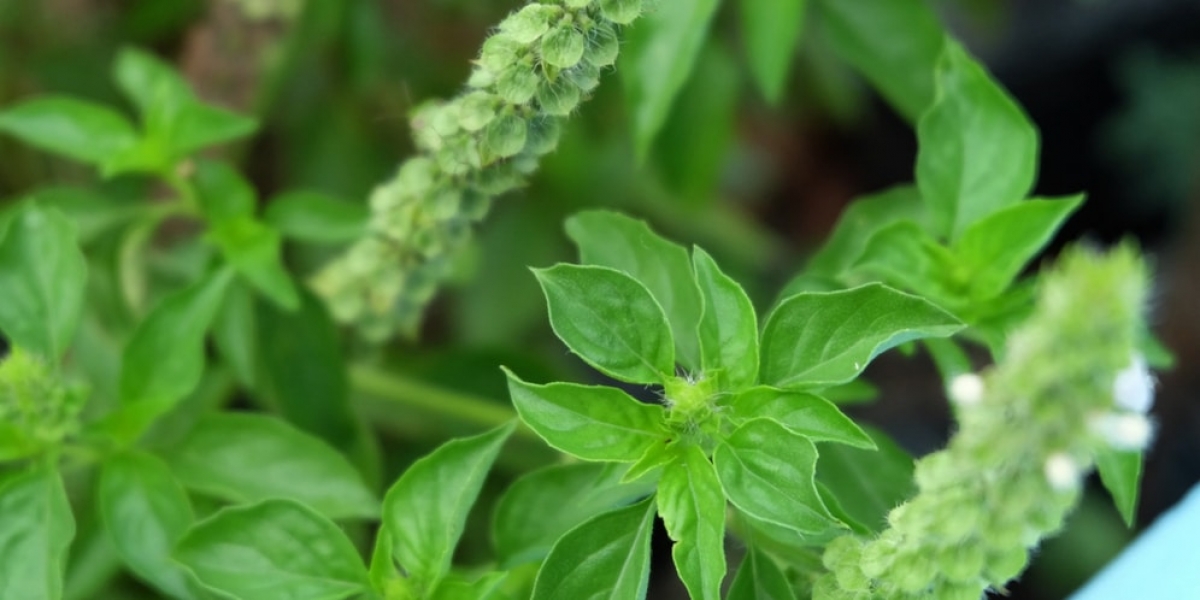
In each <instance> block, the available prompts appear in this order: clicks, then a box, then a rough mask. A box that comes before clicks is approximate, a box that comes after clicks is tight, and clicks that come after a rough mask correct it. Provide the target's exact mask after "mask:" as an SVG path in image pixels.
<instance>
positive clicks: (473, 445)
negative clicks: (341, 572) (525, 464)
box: [383, 423, 515, 594]
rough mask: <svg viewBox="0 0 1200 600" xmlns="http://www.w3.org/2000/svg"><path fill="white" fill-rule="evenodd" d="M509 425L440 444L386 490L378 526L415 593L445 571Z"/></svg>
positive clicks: (431, 584) (511, 425) (433, 584)
mask: <svg viewBox="0 0 1200 600" xmlns="http://www.w3.org/2000/svg"><path fill="white" fill-rule="evenodd" d="M514 426H515V423H509V424H507V425H503V426H501V427H497V428H496V429H492V430H491V431H488V432H487V433H483V434H480V435H477V436H474V437H469V438H461V439H457V440H451V441H449V442H446V443H445V444H442V445H441V446H440V447H438V449H436V450H434V451H433V452H432V453H430V454H429V455H428V456H425V457H423V458H421V459H419V460H417V462H415V463H413V464H412V466H411V467H409V468H408V470H407V471H405V472H404V475H401V476H400V479H398V480H397V481H396V483H395V484H394V485H392V488H391V489H390V490H388V493H387V497H386V498H385V499H384V501H383V526H384V527H385V528H386V529H387V531H388V535H389V536H390V537H391V539H392V558H393V559H394V560H395V561H397V562H399V563H400V566H401V567H402V568H403V569H404V571H405V572H406V573H407V574H408V577H409V580H410V581H411V582H412V584H413V585H414V587H415V589H416V590H418V591H419V592H420V593H424V594H427V593H430V592H432V591H433V590H434V589H435V588H436V587H437V584H438V582H439V581H440V580H441V579H442V578H443V577H445V575H446V573H448V572H449V571H450V560H451V558H452V557H453V555H454V547H455V546H456V545H457V544H458V539H459V538H460V537H462V532H463V528H464V527H465V525H466V520H467V514H468V513H469V512H470V510H471V506H472V505H473V504H475V499H476V498H477V497H478V496H479V490H480V489H481V488H482V487H483V482H484V480H485V479H486V478H487V473H488V471H489V470H490V469H491V468H492V463H493V462H495V460H496V456H497V455H498V454H499V453H500V448H501V447H502V446H503V445H504V442H505V440H507V439H508V436H509V435H511V434H512V431H513V428H514Z"/></svg>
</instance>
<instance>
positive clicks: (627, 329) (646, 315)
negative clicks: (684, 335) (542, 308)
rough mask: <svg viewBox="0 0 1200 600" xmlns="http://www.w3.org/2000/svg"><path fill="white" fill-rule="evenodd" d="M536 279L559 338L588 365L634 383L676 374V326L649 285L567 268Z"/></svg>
mask: <svg viewBox="0 0 1200 600" xmlns="http://www.w3.org/2000/svg"><path fill="white" fill-rule="evenodd" d="M534 274H535V275H537V278H538V282H539V283H541V285H542V291H543V292H544V293H545V295H546V304H547V305H548V310H549V312H550V325H551V327H553V328H554V333H555V334H557V335H558V337H559V339H561V340H562V341H563V342H564V343H566V345H567V346H568V347H569V348H570V349H571V350H572V351H573V352H575V354H578V355H579V357H580V358H582V359H583V360H584V361H586V362H587V363H588V364H590V365H592V366H593V367H595V368H596V369H598V370H600V371H601V372H603V373H605V374H606V375H609V376H610V377H613V378H616V379H620V380H622V381H627V382H630V383H657V382H661V381H665V380H667V379H668V378H670V377H671V376H672V375H673V374H674V372H675V348H674V343H673V342H672V338H671V327H670V325H668V324H667V319H666V317H665V316H664V315H663V310H662V307H661V306H659V304H658V302H657V301H656V300H655V299H654V297H653V296H652V295H651V294H650V292H649V290H647V289H646V287H645V286H643V285H642V284H640V283H638V282H637V281H636V280H635V279H633V278H632V277H630V276H628V275H626V274H624V273H622V272H620V271H617V270H615V269H610V268H608V267H594V266H578V265H565V264H561V265H555V266H554V267H551V268H549V269H536V270H534Z"/></svg>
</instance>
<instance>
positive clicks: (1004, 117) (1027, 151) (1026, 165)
mask: <svg viewBox="0 0 1200 600" xmlns="http://www.w3.org/2000/svg"><path fill="white" fill-rule="evenodd" d="M937 85H938V95H937V101H936V102H935V103H934V104H933V106H932V107H930V109H929V111H927V112H926V113H925V114H924V115H923V116H922V117H921V121H920V123H919V124H918V126H917V141H918V146H919V150H918V152H917V173H916V176H917V187H918V188H920V190H921V196H922V197H923V198H924V199H925V202H926V203H927V204H928V206H929V208H930V210H931V214H930V218H931V219H932V221H933V225H934V228H935V230H936V231H937V232H938V233H939V234H941V235H943V236H946V237H948V238H949V239H950V240H957V239H958V238H959V237H960V236H961V235H962V234H963V232H964V231H966V229H967V227H970V226H971V224H972V223H974V222H976V221H978V220H980V219H982V218H984V217H986V216H988V215H990V214H992V213H994V212H996V211H998V210H1000V209H1002V208H1005V207H1008V206H1012V205H1013V204H1016V203H1017V202H1020V201H1021V200H1022V199H1023V198H1025V196H1026V195H1027V194H1028V193H1029V190H1030V189H1031V188H1032V187H1033V180H1034V176H1035V174H1036V172H1037V159H1038V134H1037V130H1036V129H1034V127H1033V124H1032V123H1030V121H1029V118H1028V117H1026V116H1025V113H1023V112H1022V111H1021V109H1020V107H1019V106H1018V105H1017V104H1016V102H1014V101H1013V100H1012V98H1010V97H1009V96H1008V94H1007V93H1006V92H1005V91H1004V89H1002V88H1001V87H1000V86H999V85H998V84H997V83H996V82H995V81H994V80H993V79H992V77H991V76H990V75H989V74H988V73H987V71H985V70H984V68H983V67H982V66H981V65H980V64H979V63H978V62H976V61H975V60H974V59H972V58H971V57H970V56H969V55H968V54H967V53H966V51H964V50H963V49H962V47H961V46H959V45H958V44H957V43H955V42H953V41H947V42H946V47H945V50H944V51H943V53H942V56H941V58H940V59H939V60H938V68H937Z"/></svg>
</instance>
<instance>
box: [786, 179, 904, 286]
mask: <svg viewBox="0 0 1200 600" xmlns="http://www.w3.org/2000/svg"><path fill="white" fill-rule="evenodd" d="M924 217H925V207H924V205H923V204H922V203H921V195H920V194H919V193H917V189H916V188H915V187H913V186H911V185H900V186H896V187H892V188H888V189H886V190H884V191H882V192H879V193H876V194H871V195H869V196H863V197H861V198H858V199H856V200H854V201H853V202H851V203H850V205H849V206H847V207H846V209H845V210H843V211H842V215H841V217H839V218H838V222H837V225H835V226H834V228H833V232H832V233H830V234H829V237H828V238H826V239H825V241H824V242H823V243H822V244H821V247H820V249H819V250H817V252H816V254H813V255H812V258H810V259H809V260H808V264H807V265H805V267H804V272H803V274H804V275H809V276H812V275H825V276H830V277H837V276H840V275H841V274H842V273H843V272H844V271H846V270H848V269H849V268H850V267H851V266H853V265H854V263H855V261H857V260H858V257H859V256H861V255H862V253H863V250H864V249H865V248H866V246H867V241H868V240H870V239H871V236H873V235H875V233H876V232H878V231H879V230H881V229H883V228H884V227H887V226H888V225H891V224H893V223H896V222H898V221H912V222H914V223H920V222H921V221H922V220H923V219H924ZM796 291H802V290H796ZM793 293H794V292H793ZM784 295H785V296H790V295H791V294H788V293H786V292H785V294H784Z"/></svg>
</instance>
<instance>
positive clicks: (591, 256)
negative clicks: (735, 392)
mask: <svg viewBox="0 0 1200 600" xmlns="http://www.w3.org/2000/svg"><path fill="white" fill-rule="evenodd" d="M566 229H567V235H568V236H569V237H570V238H571V240H573V241H574V242H575V245H576V246H577V247H578V248H579V260H580V262H583V263H586V264H590V265H599V266H602V267H611V268H613V269H616V270H618V271H622V272H624V273H625V274H627V275H629V276H631V277H633V278H634V279H636V280H638V282H639V283H641V284H642V285H644V286H646V289H648V290H650V293H651V294H652V295H653V296H654V299H655V300H657V301H658V303H659V305H660V306H662V309H663V312H665V313H666V316H667V321H668V322H669V323H670V324H671V333H672V336H673V339H674V340H675V348H676V352H675V360H678V361H679V362H680V363H681V364H683V365H684V366H685V367H687V368H688V369H691V370H693V371H694V370H697V369H699V368H700V342H699V340H697V339H696V324H697V323H699V322H700V314H701V310H702V304H701V301H700V291H699V290H698V289H697V288H696V279H695V276H694V275H692V265H691V259H689V258H688V253H687V250H686V249H685V248H684V247H683V246H680V245H679V244H675V243H672V242H670V241H667V240H666V239H664V238H662V237H661V236H659V235H658V234H657V233H654V231H652V230H651V229H650V226H649V225H647V224H646V223H645V222H644V221H639V220H637V219H633V218H630V217H628V216H625V215H623V214H620V213H615V212H611V211H606V210H589V211H584V212H580V213H576V214H575V215H573V216H572V217H570V218H568V219H567V223H566Z"/></svg>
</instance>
